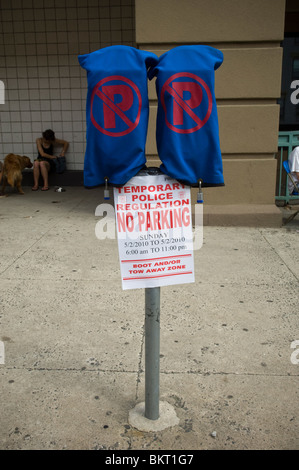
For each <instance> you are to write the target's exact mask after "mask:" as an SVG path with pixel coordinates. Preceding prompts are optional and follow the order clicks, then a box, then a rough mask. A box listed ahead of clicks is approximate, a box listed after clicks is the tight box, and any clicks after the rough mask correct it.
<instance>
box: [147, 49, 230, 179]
mask: <svg viewBox="0 0 299 470" xmlns="http://www.w3.org/2000/svg"><path fill="white" fill-rule="evenodd" d="M222 62H223V54H222V52H221V51H220V50H218V49H215V48H213V47H209V46H187V45H186V46H178V47H174V48H173V49H171V50H169V51H168V52H165V53H164V54H163V55H161V56H160V58H159V61H158V63H157V65H156V66H155V67H153V68H152V69H151V70H150V72H149V79H152V78H154V77H155V76H156V90H157V96H158V113H157V127H156V140H157V149H158V154H159V157H160V159H161V161H162V165H161V169H162V171H163V172H164V173H166V174H167V175H169V176H171V177H173V178H175V179H177V180H178V181H181V182H183V183H185V184H189V185H191V186H195V185H197V184H198V180H199V179H201V180H202V187H207V186H223V185H224V179H223V168H222V156H221V150H220V142H219V126H218V114H217V106H216V98H215V92H214V82H215V70H217V69H218V68H219V67H220V65H221V64H222Z"/></svg>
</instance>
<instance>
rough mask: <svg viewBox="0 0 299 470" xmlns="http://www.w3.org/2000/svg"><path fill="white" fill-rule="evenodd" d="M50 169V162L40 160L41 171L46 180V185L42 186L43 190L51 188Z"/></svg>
mask: <svg viewBox="0 0 299 470" xmlns="http://www.w3.org/2000/svg"><path fill="white" fill-rule="evenodd" d="M49 171H50V163H48V162H40V172H41V174H42V178H43V180H44V186H43V187H42V191H47V190H48V189H49V182H48V175H49Z"/></svg>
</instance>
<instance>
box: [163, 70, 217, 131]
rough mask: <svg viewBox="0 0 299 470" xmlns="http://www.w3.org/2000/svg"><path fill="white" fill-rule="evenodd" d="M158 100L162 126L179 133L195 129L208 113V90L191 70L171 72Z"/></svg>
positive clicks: (209, 101) (203, 122)
mask: <svg viewBox="0 0 299 470" xmlns="http://www.w3.org/2000/svg"><path fill="white" fill-rule="evenodd" d="M160 99H161V103H162V106H163V109H164V112H165V121H166V125H167V126H168V127H169V129H171V130H173V131H174V132H177V133H179V134H190V133H192V132H195V131H197V130H199V129H200V128H202V127H203V126H204V125H205V124H206V123H207V121H208V120H209V118H210V116H211V113H212V108H213V99H212V93H211V90H210V88H209V87H208V85H207V84H206V82H205V81H204V80H203V79H202V78H200V77H199V76H198V75H195V74H194V73H189V72H180V73H176V74H174V75H172V76H171V77H170V78H169V79H168V80H166V82H165V83H164V85H163V87H162V89H161V94H160ZM169 103H170V104H171V106H169Z"/></svg>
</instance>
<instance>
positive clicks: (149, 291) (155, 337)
mask: <svg viewBox="0 0 299 470" xmlns="http://www.w3.org/2000/svg"><path fill="white" fill-rule="evenodd" d="M159 373H160V287H152V288H146V289H145V417H146V418H148V419H152V420H156V419H158V418H159Z"/></svg>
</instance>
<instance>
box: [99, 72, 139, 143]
mask: <svg viewBox="0 0 299 470" xmlns="http://www.w3.org/2000/svg"><path fill="white" fill-rule="evenodd" d="M115 80H116V81H118V83H119V82H122V84H123V85H120V86H123V87H129V89H128V91H129V90H132V89H133V90H134V92H135V94H136V95H135V97H134V100H135V99H136V97H137V100H138V110H137V116H136V118H135V120H134V121H133V120H131V119H130V118H129V117H128V116H127V114H125V112H124V111H123V110H122V109H121V107H120V106H119V105H117V104H115V103H114V102H113V101H112V100H111V99H110V98H109V96H107V95H106V94H105V93H104V92H103V91H102V90H101V89H100V88H101V87H102V86H103V85H105V84H107V83H109V82H112V81H115ZM96 96H97V97H98V98H99V99H100V100H101V101H102V102H103V106H107V107H108V109H109V110H110V112H111V113H114V114H115V115H117V116H118V117H119V118H120V119H121V120H122V121H123V122H124V123H125V124H126V125H127V126H128V128H127V129H125V130H123V131H120V132H119V131H117V130H116V131H115V132H114V131H111V130H107V129H106V128H105V127H102V126H100V124H99V123H98V122H97V121H96V119H95V117H94V115H93V106H94V99H95V97H96ZM132 105H133V104H132ZM141 105H142V98H141V93H140V90H139V88H138V87H137V85H135V83H134V82H132V80H130V79H129V78H127V77H123V76H122V75H111V76H109V77H106V78H103V79H102V80H100V81H99V82H98V83H97V84H96V85H95V87H94V88H93V90H92V95H91V103H90V118H91V121H92V123H93V125H94V126H95V127H96V128H97V129H98V130H99V131H100V132H102V133H103V134H105V135H109V136H111V137H121V136H123V135H127V134H129V133H130V132H132V131H133V130H134V129H136V127H137V126H138V124H139V121H140V114H141ZM131 107H132V106H131ZM131 107H130V108H131ZM130 108H129V109H130ZM126 110H128V109H126Z"/></svg>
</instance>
